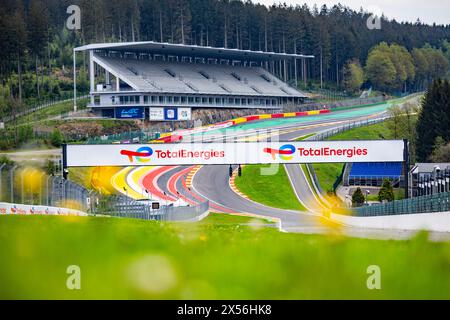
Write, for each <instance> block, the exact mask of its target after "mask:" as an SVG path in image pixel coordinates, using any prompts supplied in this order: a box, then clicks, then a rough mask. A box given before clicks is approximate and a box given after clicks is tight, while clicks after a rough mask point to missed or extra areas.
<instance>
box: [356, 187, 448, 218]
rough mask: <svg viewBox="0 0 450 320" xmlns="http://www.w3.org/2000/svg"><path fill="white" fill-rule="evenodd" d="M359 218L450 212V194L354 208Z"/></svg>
mask: <svg viewBox="0 0 450 320" xmlns="http://www.w3.org/2000/svg"><path fill="white" fill-rule="evenodd" d="M353 211H354V215H355V216H358V217H373V216H390V215H400V214H419V213H433V212H448V211H450V192H445V193H438V194H433V195H429V196H422V197H416V198H411V199H406V200H398V201H393V202H389V203H384V204H377V205H372V206H367V207H360V208H354V210H353Z"/></svg>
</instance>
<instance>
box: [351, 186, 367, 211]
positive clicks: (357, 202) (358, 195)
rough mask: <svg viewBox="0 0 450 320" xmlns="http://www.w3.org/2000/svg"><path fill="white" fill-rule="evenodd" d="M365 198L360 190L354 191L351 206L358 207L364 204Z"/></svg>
mask: <svg viewBox="0 0 450 320" xmlns="http://www.w3.org/2000/svg"><path fill="white" fill-rule="evenodd" d="M365 201H366V198H365V197H364V194H363V192H362V190H361V188H358V189H356V191H355V193H353V196H352V204H353V206H354V207H360V206H362V205H363V204H364V202H365Z"/></svg>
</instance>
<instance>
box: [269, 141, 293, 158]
mask: <svg viewBox="0 0 450 320" xmlns="http://www.w3.org/2000/svg"><path fill="white" fill-rule="evenodd" d="M264 152H265V153H268V154H271V155H272V158H273V160H276V156H277V155H279V156H280V159H281V160H284V161H289V160H292V159H293V158H294V157H293V156H292V155H293V154H294V153H295V147H294V146H293V145H292V144H285V145H284V146H282V147H281V148H280V149H272V148H265V149H264Z"/></svg>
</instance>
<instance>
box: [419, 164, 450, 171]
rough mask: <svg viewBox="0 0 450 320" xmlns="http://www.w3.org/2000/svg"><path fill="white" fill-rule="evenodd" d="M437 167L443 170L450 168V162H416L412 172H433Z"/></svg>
mask: <svg viewBox="0 0 450 320" xmlns="http://www.w3.org/2000/svg"><path fill="white" fill-rule="evenodd" d="M435 167H439V169H441V170H445V169H448V168H450V163H416V164H415V165H414V168H413V169H412V170H411V172H412V173H432V172H433V171H434V168H435Z"/></svg>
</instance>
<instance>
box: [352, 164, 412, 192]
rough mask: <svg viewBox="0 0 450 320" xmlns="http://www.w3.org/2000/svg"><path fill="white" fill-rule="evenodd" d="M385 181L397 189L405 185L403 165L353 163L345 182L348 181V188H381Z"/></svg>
mask: <svg viewBox="0 0 450 320" xmlns="http://www.w3.org/2000/svg"><path fill="white" fill-rule="evenodd" d="M385 179H387V180H389V181H391V182H392V184H393V185H394V186H396V187H400V186H402V184H403V183H404V181H403V180H404V179H403V163H401V162H381V163H378V162H373V163H353V164H352V165H351V169H350V170H349V174H348V176H347V177H346V179H345V180H347V181H346V182H347V183H346V185H347V186H370V187H381V185H382V184H383V181H384V180H385Z"/></svg>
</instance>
